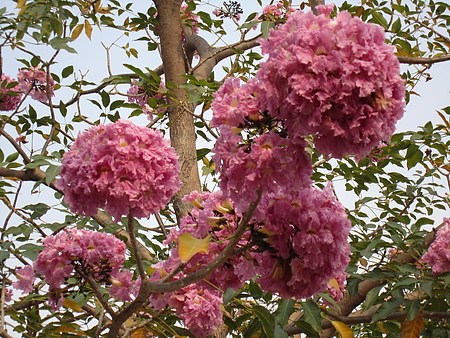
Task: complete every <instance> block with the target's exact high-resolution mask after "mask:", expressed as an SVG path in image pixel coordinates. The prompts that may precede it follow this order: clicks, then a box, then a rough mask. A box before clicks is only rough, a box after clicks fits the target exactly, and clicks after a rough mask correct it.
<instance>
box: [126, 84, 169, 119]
mask: <svg viewBox="0 0 450 338" xmlns="http://www.w3.org/2000/svg"><path fill="white" fill-rule="evenodd" d="M146 87H147V90H146V89H145V88H144V87H143V86H139V85H137V82H136V81H133V83H132V85H131V87H130V89H128V91H127V95H128V102H134V103H136V104H138V105H139V106H140V107H141V108H142V111H143V112H144V113H145V114H147V117H148V119H149V120H150V121H153V114H156V113H163V112H165V111H166V108H165V107H162V108H155V109H154V108H152V107H151V106H150V105H149V104H148V102H149V99H150V98H151V99H153V100H156V101H157V103H158V104H159V105H162V106H164V105H166V104H167V99H166V97H165V95H164V91H165V84H164V82H163V81H161V83H160V85H159V88H157V89H153V88H151V89H150V88H149V87H148V86H146Z"/></svg>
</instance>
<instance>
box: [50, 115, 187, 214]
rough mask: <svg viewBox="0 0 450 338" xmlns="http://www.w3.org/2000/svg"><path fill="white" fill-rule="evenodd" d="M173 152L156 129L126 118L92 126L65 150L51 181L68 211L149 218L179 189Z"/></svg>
mask: <svg viewBox="0 0 450 338" xmlns="http://www.w3.org/2000/svg"><path fill="white" fill-rule="evenodd" d="M179 171H180V165H179V163H178V157H177V155H176V154H175V150H174V149H173V148H172V147H170V146H169V141H168V140H166V139H164V138H163V135H162V133H161V132H159V131H156V130H152V129H148V128H144V127H139V126H136V125H134V124H133V123H131V122H129V121H125V120H119V121H117V122H116V123H113V124H109V125H98V126H94V127H91V128H90V129H88V130H87V131H85V132H83V133H81V134H80V135H79V136H78V138H77V139H76V141H75V143H74V144H73V145H72V146H71V148H70V150H69V151H68V152H67V153H65V154H64V157H63V164H62V166H61V179H60V180H58V181H57V182H56V185H57V187H58V188H60V189H62V190H63V192H64V194H65V201H66V202H67V203H68V204H69V205H70V208H71V210H72V212H78V213H80V214H82V215H85V216H92V215H95V214H96V213H97V208H105V210H106V211H107V212H108V213H110V214H111V215H112V216H114V217H115V219H116V220H120V217H121V216H124V215H128V214H129V213H130V212H132V214H133V216H134V217H138V218H140V217H148V216H149V215H150V214H152V213H157V212H159V210H161V209H162V208H163V207H164V206H165V205H166V204H167V203H168V202H169V201H170V199H171V198H172V196H173V195H174V194H175V193H176V192H177V191H178V190H179V189H180V187H181V185H182V183H181V181H180V179H179Z"/></svg>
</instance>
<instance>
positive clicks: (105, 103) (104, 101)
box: [100, 90, 111, 108]
mask: <svg viewBox="0 0 450 338" xmlns="http://www.w3.org/2000/svg"><path fill="white" fill-rule="evenodd" d="M100 96H101V97H102V104H103V107H105V108H106V107H108V106H109V103H110V102H111V98H110V97H109V94H108V93H107V92H105V91H104V90H102V91H101V93H100Z"/></svg>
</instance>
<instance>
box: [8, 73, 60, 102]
mask: <svg viewBox="0 0 450 338" xmlns="http://www.w3.org/2000/svg"><path fill="white" fill-rule="evenodd" d="M47 75H48V79H47ZM17 80H18V82H19V84H20V87H21V89H22V91H23V92H24V93H29V95H30V96H31V97H32V98H33V99H35V100H37V101H41V102H46V101H47V100H48V97H49V96H54V95H55V94H54V92H53V90H54V87H55V81H54V80H53V77H52V76H51V75H50V74H47V73H46V72H45V71H43V70H41V67H39V66H37V67H31V68H29V69H22V70H20V71H19V74H18V75H17ZM47 80H48V81H47Z"/></svg>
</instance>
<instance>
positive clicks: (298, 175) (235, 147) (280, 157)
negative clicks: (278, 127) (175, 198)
mask: <svg viewBox="0 0 450 338" xmlns="http://www.w3.org/2000/svg"><path fill="white" fill-rule="evenodd" d="M221 130H222V134H221V135H220V137H219V139H218V140H217V141H216V144H215V146H214V149H213V152H214V153H215V154H214V156H213V160H214V162H215V163H216V165H217V169H218V171H219V172H220V183H219V184H220V187H221V189H222V190H223V191H224V192H226V195H227V196H229V197H230V198H231V199H232V200H233V202H235V203H236V209H237V211H239V212H245V210H246V209H247V208H248V205H249V204H250V203H251V202H253V201H255V200H256V199H257V196H258V195H257V192H258V191H262V192H263V193H270V192H275V191H278V190H279V189H280V187H283V189H286V190H285V191H286V192H287V191H290V190H298V189H302V188H304V187H307V186H309V184H310V182H311V180H310V176H311V174H312V167H311V162H310V160H309V158H308V156H307V154H306V151H305V148H306V142H305V141H304V140H300V139H299V140H298V141H297V142H298V143H297V144H295V143H294V142H293V141H292V140H291V139H286V138H284V137H282V136H281V135H280V134H279V133H276V132H275V131H274V130H270V131H269V132H265V133H263V134H262V135H260V136H254V137H253V139H251V140H246V139H244V135H243V134H240V133H234V132H232V131H231V128H225V127H222V128H221Z"/></svg>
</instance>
